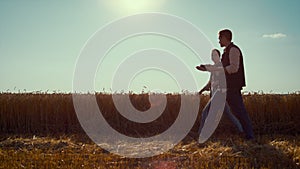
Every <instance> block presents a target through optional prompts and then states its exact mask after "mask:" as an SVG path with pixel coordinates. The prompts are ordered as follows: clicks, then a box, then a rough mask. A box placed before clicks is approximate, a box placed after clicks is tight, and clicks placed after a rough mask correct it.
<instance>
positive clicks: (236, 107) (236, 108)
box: [226, 89, 254, 139]
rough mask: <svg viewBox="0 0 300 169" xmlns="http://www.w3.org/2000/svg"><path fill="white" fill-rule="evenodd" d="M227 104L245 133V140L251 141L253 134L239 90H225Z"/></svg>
mask: <svg viewBox="0 0 300 169" xmlns="http://www.w3.org/2000/svg"><path fill="white" fill-rule="evenodd" d="M226 100H227V103H228V105H229V107H230V109H231V110H232V112H233V113H234V114H235V115H236V117H237V118H238V119H239V121H240V122H241V124H242V127H243V130H244V131H245V133H246V139H253V138H254V133H253V128H252V124H251V120H250V117H249V115H248V112H247V110H246V108H245V105H244V102H243V98H242V94H241V90H240V89H227V96H226Z"/></svg>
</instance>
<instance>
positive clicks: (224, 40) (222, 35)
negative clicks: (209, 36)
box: [219, 29, 232, 47]
mask: <svg viewBox="0 0 300 169" xmlns="http://www.w3.org/2000/svg"><path fill="white" fill-rule="evenodd" d="M231 40H232V32H231V31H230V30H229V29H223V30H221V31H220V32H219V43H220V46H221V47H224V46H228V45H229V44H230V43H231Z"/></svg>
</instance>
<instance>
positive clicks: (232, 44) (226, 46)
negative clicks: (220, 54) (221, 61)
mask: <svg viewBox="0 0 300 169" xmlns="http://www.w3.org/2000/svg"><path fill="white" fill-rule="evenodd" d="M232 45H233V42H231V43H230V44H229V45H227V46H226V47H225V49H224V52H226V50H227V49H228V48H229V47H230V46H232Z"/></svg>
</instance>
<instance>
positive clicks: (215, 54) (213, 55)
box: [211, 49, 221, 63]
mask: <svg viewBox="0 0 300 169" xmlns="http://www.w3.org/2000/svg"><path fill="white" fill-rule="evenodd" d="M220 55H221V53H220V51H219V50H218V49H213V50H212V51H211V60H212V61H213V62H214V63H218V62H220Z"/></svg>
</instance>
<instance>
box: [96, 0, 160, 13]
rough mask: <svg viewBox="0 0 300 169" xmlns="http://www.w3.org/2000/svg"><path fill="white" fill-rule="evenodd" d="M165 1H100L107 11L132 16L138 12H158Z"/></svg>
mask: <svg viewBox="0 0 300 169" xmlns="http://www.w3.org/2000/svg"><path fill="white" fill-rule="evenodd" d="M165 1H166V0H110V1H105V2H103V1H101V2H103V3H105V4H106V5H108V7H109V9H111V10H113V11H115V12H117V13H120V14H133V13H139V12H153V11H156V10H158V9H159V8H160V7H161V6H162V5H163V4H164V2H165Z"/></svg>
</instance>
